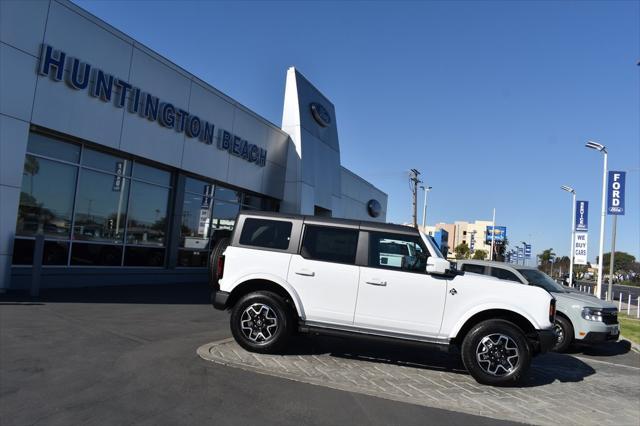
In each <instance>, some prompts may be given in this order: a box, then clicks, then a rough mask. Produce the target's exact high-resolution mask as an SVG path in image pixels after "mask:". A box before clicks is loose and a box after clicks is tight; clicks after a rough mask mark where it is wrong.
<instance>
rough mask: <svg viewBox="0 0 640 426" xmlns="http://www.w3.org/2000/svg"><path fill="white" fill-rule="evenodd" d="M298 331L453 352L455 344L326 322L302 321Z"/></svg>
mask: <svg viewBox="0 0 640 426" xmlns="http://www.w3.org/2000/svg"><path fill="white" fill-rule="evenodd" d="M298 332H300V333H304V334H312V335H320V336H333V337H343V338H356V339H364V340H369V341H374V342H380V343H392V344H398V343H403V344H410V345H420V346H429V347H431V348H435V349H438V350H440V351H443V352H451V349H452V348H453V347H454V346H455V345H452V344H451V343H450V341H449V340H448V339H429V338H426V337H422V336H410V335H404V334H398V333H385V332H382V331H377V332H376V333H375V334H374V333H371V331H369V330H362V329H358V328H356V327H353V328H352V327H348V326H334V325H325V324H322V325H320V324H317V323H308V322H306V321H300V323H299V324H298Z"/></svg>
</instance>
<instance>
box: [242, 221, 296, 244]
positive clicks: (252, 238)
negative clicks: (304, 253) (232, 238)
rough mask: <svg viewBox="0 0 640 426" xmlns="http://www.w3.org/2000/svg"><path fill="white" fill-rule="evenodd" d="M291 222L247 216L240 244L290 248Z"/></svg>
mask: <svg viewBox="0 0 640 426" xmlns="http://www.w3.org/2000/svg"><path fill="white" fill-rule="evenodd" d="M291 227H292V224H291V222H285V221H281V220H266V219H252V218H247V219H245V221H244V226H243V227H242V233H241V234H240V244H242V245H245V246H255V247H265V248H272V249H278V250H286V249H288V248H289V240H290V239H291Z"/></svg>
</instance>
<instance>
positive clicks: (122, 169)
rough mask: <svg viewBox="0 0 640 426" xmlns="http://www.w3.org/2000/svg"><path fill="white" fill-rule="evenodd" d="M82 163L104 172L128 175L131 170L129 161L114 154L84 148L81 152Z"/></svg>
mask: <svg viewBox="0 0 640 426" xmlns="http://www.w3.org/2000/svg"><path fill="white" fill-rule="evenodd" d="M82 164H83V165H85V166H88V167H93V168H94V169H99V170H104V171H105V172H109V173H115V174H118V175H121V176H129V174H130V172H131V161H130V160H125V159H124V158H120V157H116V156H115V155H110V154H105V153H104V152H99V151H95V150H93V149H89V148H85V149H84V152H83V153H82Z"/></svg>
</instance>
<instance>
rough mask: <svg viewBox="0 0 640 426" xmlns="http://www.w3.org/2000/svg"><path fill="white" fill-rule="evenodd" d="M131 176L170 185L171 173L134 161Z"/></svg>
mask: <svg viewBox="0 0 640 426" xmlns="http://www.w3.org/2000/svg"><path fill="white" fill-rule="evenodd" d="M133 177H135V178H138V179H142V180H146V181H147V182H153V183H157V184H158V185H164V186H169V185H171V173H170V172H167V171H165V170H161V169H157V168H155V167H151V166H146V165H144V164H141V163H138V162H136V163H135V164H134V165H133Z"/></svg>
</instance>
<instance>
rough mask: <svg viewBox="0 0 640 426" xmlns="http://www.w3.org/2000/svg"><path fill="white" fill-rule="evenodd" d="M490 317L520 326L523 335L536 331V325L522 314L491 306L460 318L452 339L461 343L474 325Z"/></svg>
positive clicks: (456, 342)
mask: <svg viewBox="0 0 640 426" xmlns="http://www.w3.org/2000/svg"><path fill="white" fill-rule="evenodd" d="M490 319H500V320H505V321H509V322H510V323H512V324H514V325H516V326H517V327H518V328H520V329H521V330H522V331H523V332H524V334H525V335H529V334H531V333H534V332H535V331H536V327H535V325H534V324H533V322H532V321H531V320H530V319H529V318H527V317H526V316H524V315H523V314H521V313H519V312H515V311H512V310H509V309H504V308H491V309H485V310H482V311H480V312H476V313H475V314H473V315H471V316H470V317H469V318H467V319H466V320H465V319H463V320H461V321H460V323H459V324H458V325H457V327H456V329H455V330H454V332H453V333H452V336H451V338H452V341H453V342H454V343H455V344H458V345H459V344H462V341H463V340H464V338H465V336H466V335H467V333H468V332H469V331H470V330H471V328H473V326H474V325H476V324H479V323H480V322H482V321H486V320H490Z"/></svg>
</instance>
